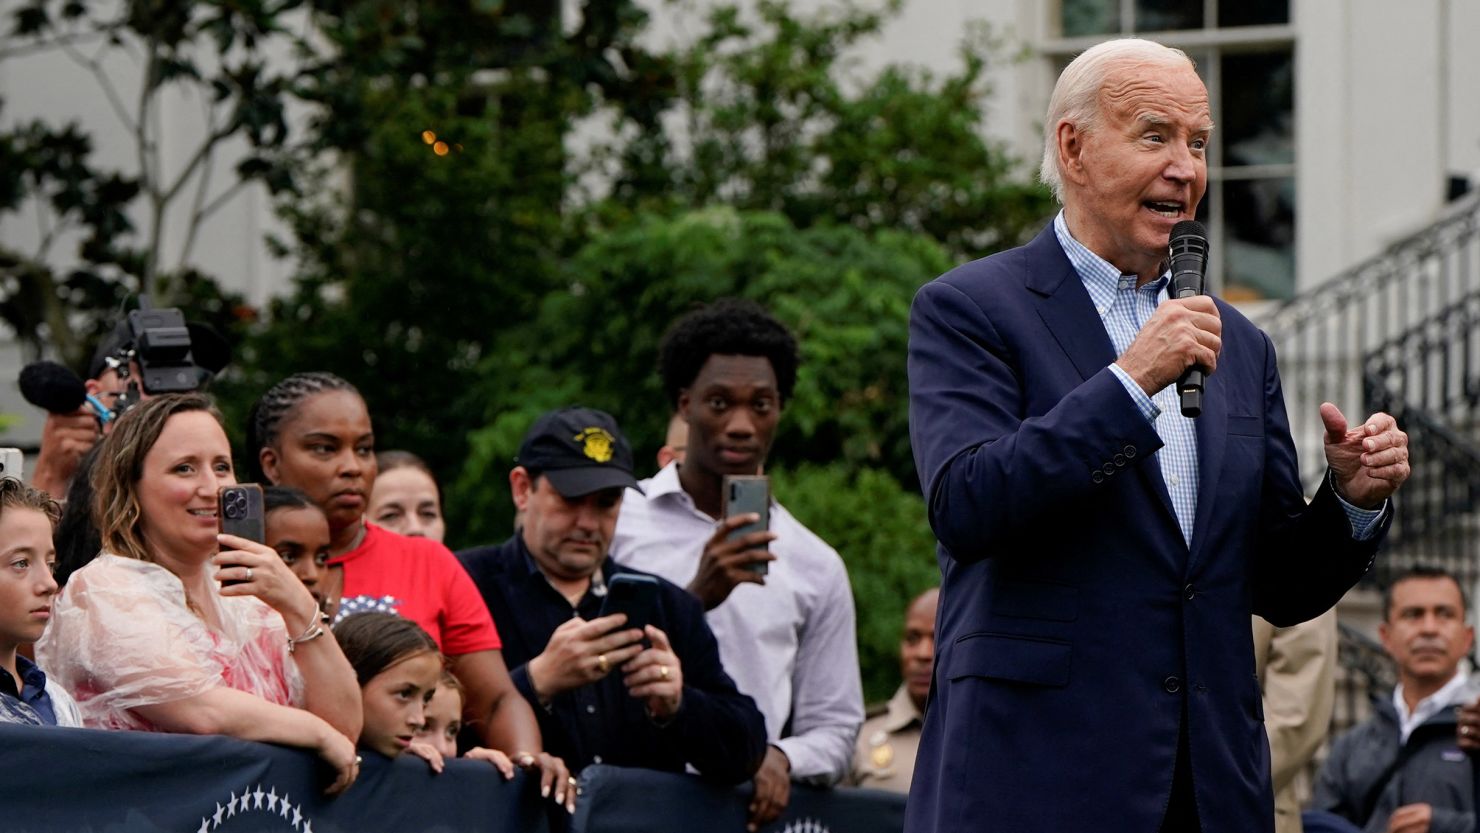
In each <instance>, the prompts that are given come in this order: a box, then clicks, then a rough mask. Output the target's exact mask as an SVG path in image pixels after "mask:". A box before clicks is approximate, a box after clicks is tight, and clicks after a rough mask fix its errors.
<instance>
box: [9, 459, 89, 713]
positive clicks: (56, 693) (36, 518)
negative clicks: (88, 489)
mask: <svg viewBox="0 0 1480 833" xmlns="http://www.w3.org/2000/svg"><path fill="white" fill-rule="evenodd" d="M60 516H61V507H59V506H58V505H57V502H56V501H54V500H52V499H51V498H50V497H47V495H46V493H45V492H41V491H37V490H36V489H32V488H31V487H29V486H26V485H25V484H23V483H21V482H20V481H19V480H12V479H8V478H0V723H24V724H30V725H33V726H81V725H82V718H81V716H80V715H79V713H78V711H77V704H76V703H75V702H74V701H73V700H72V698H71V697H70V696H69V695H68V694H67V692H66V691H64V690H63V689H62V687H61V686H59V685H56V684H55V683H51V682H48V681H47V679H46V675H45V674H44V673H42V671H41V669H40V668H38V667H36V664H35V663H34V662H32V661H31V660H30V659H27V658H26V657H24V656H22V655H20V653H19V651H18V649H19V648H20V646H22V645H30V644H32V643H34V642H35V641H36V640H38V639H40V638H41V634H42V632H43V631H45V630H46V625H47V623H48V622H50V621H51V602H52V599H53V598H55V597H56V594H57V583H56V580H55V579H53V578H52V576H51V571H52V567H54V566H55V565H56V549H55V547H53V546H52V538H51V536H52V532H53V529H54V528H55V526H56V522H57V518H59V517H60Z"/></svg>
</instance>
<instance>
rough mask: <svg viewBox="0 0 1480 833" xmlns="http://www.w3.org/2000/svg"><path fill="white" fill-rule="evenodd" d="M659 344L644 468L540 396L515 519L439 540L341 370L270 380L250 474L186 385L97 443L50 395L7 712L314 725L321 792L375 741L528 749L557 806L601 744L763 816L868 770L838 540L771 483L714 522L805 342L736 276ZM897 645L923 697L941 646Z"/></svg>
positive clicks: (339, 787)
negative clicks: (246, 505) (658, 400)
mask: <svg viewBox="0 0 1480 833" xmlns="http://www.w3.org/2000/svg"><path fill="white" fill-rule="evenodd" d="M117 348H118V345H116V344H111V343H110V344H109V345H106V349H110V350H113V349H117ZM661 352H662V359H661V363H660V364H661V367H660V370H661V373H662V374H663V381H664V384H665V387H666V389H667V390H668V391H669V393H670V396H671V404H672V406H673V412H674V416H673V419H672V423H673V424H672V426H671V429H670V436H669V443H668V444H667V445H665V447H664V449H663V451H662V453H661V454H660V459H659V462H660V464H661V465H660V467H659V471H658V473H657V474H656V475H654V476H653V477H651V478H649V479H646V480H639V479H638V474H637V469H638V466H637V462H636V460H634V456H633V453H632V449H631V446H630V444H629V443H628V441H627V439H626V437H625V435H624V433H623V431H622V429H621V427H620V426H619V425H618V423H617V420H616V419H615V418H614V417H612V416H611V415H609V414H606V413H603V412H601V411H596V410H592V409H589V408H583V407H579V406H571V407H567V408H562V409H558V410H555V411H552V412H550V413H547V414H545V415H543V416H542V417H540V418H539V419H538V420H536V421H535V422H534V423H533V424H532V425H531V426H529V429H528V432H527V435H526V436H525V438H524V441H523V443H522V444H521V446H520V449H519V453H518V455H517V458H516V459H515V460H514V461H512V462H513V465H512V466H511V468H510V470H509V471H508V472H507V473H506V474H507V477H508V479H509V483H510V486H511V490H512V493H513V504H514V505H513V506H510V507H507V508H500V507H489V511H508V512H510V513H511V514H512V515H514V516H515V517H516V518H517V526H516V531H515V533H514V535H513V536H512V537H511V538H510V539H509V540H507V541H505V542H503V543H501V544H494V545H488V546H481V547H474V548H472V549H468V550H465V551H462V552H459V553H456V554H454V553H452V552H451V551H450V550H448V549H447V548H446V547H445V546H444V545H443V544H442V538H443V537H444V534H445V532H446V523H445V521H444V519H443V516H442V511H441V493H440V488H439V486H438V484H437V482H436V478H435V477H434V476H433V475H432V472H431V471H430V469H429V468H428V467H427V466H426V464H425V463H424V462H422V461H421V460H420V459H419V458H418V457H417V456H416V455H415V454H413V453H411V452H408V451H383V452H379V453H378V454H377V451H376V448H375V433H374V427H373V424H372V420H371V416H370V412H371V407H370V404H369V403H367V402H366V401H365V400H364V398H363V397H362V396H361V394H360V393H359V392H358V390H357V389H356V388H355V387H354V386H353V385H352V384H351V383H350V382H348V381H347V380H345V379H342V378H339V377H337V376H334V375H332V374H329V373H322V372H305V373H298V374H294V375H292V376H290V377H288V378H286V379H283V380H282V381H280V382H278V383H277V384H275V385H273V386H272V387H270V388H269V389H268V390H266V391H265V392H264V393H263V394H262V396H261V397H260V398H259V399H258V401H257V402H256V403H255V405H254V406H253V408H252V409H251V412H250V415H249V418H248V421H247V422H248V424H247V425H245V426H243V430H244V434H245V436H246V437H247V442H248V447H249V448H250V449H252V450H254V451H255V453H256V458H255V459H253V460H251V461H249V462H250V465H249V466H247V467H243V466H239V465H238V464H237V462H236V461H233V460H232V456H231V446H230V443H229V441H228V433H227V432H228V426H227V425H226V424H225V423H224V421H223V419H222V417H221V414H220V413H219V412H218V411H217V410H216V409H215V407H214V405H213V404H212V402H211V400H210V398H209V397H208V396H207V395H205V394H203V393H199V392H191V393H183V394H180V393H177V394H166V395H159V396H150V395H148V394H147V392H146V391H141V390H139V389H138V387H137V385H134V387H133V389H132V390H133V391H134V393H133V398H134V399H135V400H136V401H135V403H134V404H132V405H131V406H130V407H128V409H127V410H126V411H124V412H123V413H122V414H120V415H118V416H117V417H116V418H115V419H112V420H110V421H109V422H108V423H107V424H106V425H105V426H101V425H99V424H98V423H97V421H94V423H93V432H94V433H93V436H92V438H91V439H92V443H91V444H88V443H84V442H81V438H80V436H73V434H78V433H79V432H76V431H74V430H72V429H74V428H75V427H76V426H74V425H73V424H72V423H74V422H77V421H78V419H79V417H80V416H81V414H75V415H73V414H60V415H54V416H53V419H54V420H55V422H57V423H58V426H54V428H55V429H56V430H53V431H50V432H48V434H47V436H48V437H65V438H66V441H65V442H60V443H58V444H57V445H49V446H43V448H42V452H41V460H40V461H39V463H38V466H37V467H36V470H37V472H38V477H39V478H40V481H41V482H44V483H46V484H47V485H48V486H49V487H50V488H52V489H56V490H57V491H58V493H59V494H61V495H63V496H64V498H65V503H66V509H65V513H64V512H63V510H62V508H61V506H60V505H59V503H58V502H57V501H55V500H53V499H51V498H50V497H48V496H47V494H46V493H45V492H44V491H42V490H40V489H37V488H33V487H27V486H22V485H21V484H20V483H19V482H17V481H5V482H4V484H3V485H4V493H3V502H0V544H3V546H4V547H5V552H6V556H7V559H8V561H7V563H8V564H10V565H11V567H10V569H9V571H8V572H7V573H6V575H7V578H10V577H11V573H15V574H16V575H15V579H16V580H15V582H14V583H15V584H16V588H17V589H16V593H17V599H16V601H15V604H14V605H12V607H14V608H15V610H16V611H17V613H16V615H17V616H19V615H20V614H19V611H21V610H24V611H25V612H26V617H27V618H26V621H25V623H24V624H25V627H19V626H17V627H15V628H13V629H12V630H14V633H10V634H6V640H7V641H6V643H5V644H7V645H10V647H11V651H10V654H9V656H10V659H9V662H7V663H6V664H5V670H6V671H7V673H9V675H10V676H9V680H10V681H11V682H12V683H13V684H12V685H11V686H9V687H8V688H7V689H5V690H4V691H3V694H0V702H3V704H4V705H5V719H7V720H11V721H15V722H25V723H39V724H53V725H60V726H79V725H80V726H88V727H94V728H106V729H117V730H133V731H163V732H181V733H207V734H222V735H228V736H233V737H238V738H243V739H248V740H257V741H266V742H272V743H280V744H286V745H291V746H300V747H305V748H308V749H312V750H314V751H315V752H316V753H317V754H318V755H319V756H320V757H322V758H323V760H324V761H326V762H327V763H328V764H329V766H330V767H331V768H332V771H333V772H334V779H333V781H332V782H331V783H328V784H327V785H326V790H327V791H328V792H330V793H337V792H341V791H343V790H344V789H346V788H348V787H349V786H350V785H351V784H353V782H354V780H355V777H356V775H357V772H358V769H359V767H360V766H361V765H362V762H363V758H364V756H365V755H366V754H375V755H383V756H390V757H394V756H396V755H399V754H401V753H403V752H410V753H411V754H413V755H415V756H417V757H421V758H423V759H425V760H426V761H427V762H428V765H429V766H431V767H432V768H433V769H440V768H441V767H442V766H443V765H444V762H445V760H446V759H447V758H450V757H454V756H458V755H459V754H461V756H463V757H467V758H475V759H481V760H486V761H488V762H489V763H490V764H491V765H492V766H494V767H496V768H497V769H498V771H499V772H501V773H502V774H503V775H504V776H505V777H512V775H513V773H514V772H515V770H516V768H523V769H527V770H531V771H533V772H535V773H537V775H538V778H539V781H540V786H541V792H542V794H544V795H546V796H548V798H549V799H550V800H551V801H552V802H554V804H557V805H559V806H561V807H563V808H565V809H566V810H572V809H573V808H574V804H575V800H576V790H575V788H574V787H575V784H576V779H575V775H576V774H578V773H579V772H580V770H581V769H583V768H584V767H586V766H588V765H590V764H593V763H606V764H610V765H616V766H627V767H644V768H651V769H656V770H663V771H668V772H676V773H682V772H689V773H693V774H694V775H696V776H697V777H699V778H702V779H705V780H708V781H710V782H713V783H718V784H727V785H740V784H746V783H749V784H751V785H753V799H752V802H751V805H750V808H749V815H750V825H751V827H752V828H757V827H759V826H762V825H764V824H766V823H767V822H769V821H771V820H773V819H775V818H776V817H777V816H778V815H779V814H780V813H781V812H782V811H783V810H784V809H785V807H786V806H787V802H788V795H789V788H790V784H791V783H792V782H793V780H796V781H799V782H804V783H809V784H818V785H834V784H839V783H863V784H870V783H871V782H870V780H869V778H870V775H868V774H865V772H864V770H861V769H858V768H857V767H855V739H856V737H857V734H858V731H859V726H860V724H862V722H863V720H864V705H863V698H862V693H861V686H860V682H859V670H858V663H857V649H856V644H855V628H854V612H853V600H852V594H851V591H850V588H849V582H848V576H847V571H846V569H845V568H844V565H843V561H842V559H841V558H840V557H839V555H838V554H837V553H836V552H835V551H834V550H833V549H832V548H831V547H829V546H828V545H827V544H826V543H825V542H823V541H822V540H821V539H820V538H818V537H817V536H816V535H815V534H813V533H812V532H811V531H809V530H808V529H806V527H805V526H803V525H802V524H801V523H800V522H798V521H797V520H796V519H795V518H793V517H792V516H791V515H790V514H789V513H787V512H786V511H785V509H784V508H783V507H781V506H780V505H779V504H777V503H776V502H775V501H774V500H772V501H771V507H770V511H769V525H768V528H767V529H766V530H765V531H761V532H750V533H748V534H739V535H737V534H735V531H736V530H737V529H738V528H739V527H740V526H743V525H745V524H747V523H752V522H754V521H755V520H756V519H757V518H756V517H755V516H754V515H752V514H742V515H738V516H733V517H728V518H727V517H723V511H722V510H723V507H722V500H721V485H722V483H723V482H724V478H725V477H726V476H727V475H756V474H757V473H759V472H761V471H763V470H764V468H765V466H766V463H767V454H768V452H769V449H770V446H771V439H772V437H773V435H774V432H775V430H776V427H777V424H778V421H779V419H780V417H781V414H782V413H783V410H784V406H785V404H786V402H787V400H788V398H789V397H790V395H791V393H792V389H793V386H794V384H795V380H796V370H797V363H798V356H799V351H798V347H797V343H796V340H795V338H794V337H793V335H792V334H791V332H790V331H789V330H788V329H787V328H786V327H785V326H784V325H782V324H781V323H780V322H779V321H777V320H776V319H775V318H774V317H773V316H771V315H770V314H769V313H768V312H767V311H766V310H764V309H763V308H761V307H760V306H758V305H755V304H752V303H747V302H739V301H732V300H726V301H720V302H716V303H714V304H712V305H709V306H707V307H704V308H701V309H698V310H696V311H694V312H692V313H691V314H689V315H687V316H685V317H683V318H682V319H680V320H678V321H676V322H674V324H673V326H672V327H671V328H670V330H669V333H668V335H667V337H666V338H665V340H664V342H663V345H662V351H661ZM100 375H101V377H102V378H99V379H93V380H90V382H89V384H91V385H95V386H98V387H99V388H100V389H102V388H106V387H108V386H110V385H111V386H113V388H115V389H118V390H120V391H122V390H126V389H128V385H129V383H130V381H131V378H132V379H136V378H137V373H136V372H135V373H131V372H130V371H129V369H128V367H127V365H126V364H124V365H121V366H120V365H119V364H118V363H109V364H107V365H105V366H104V370H103V371H102V373H101V374H100ZM63 429H65V430H63ZM244 468H250V469H253V470H255V471H256V472H257V479H259V480H260V481H261V484H262V485H263V487H264V488H263V502H262V509H263V512H262V517H263V523H262V532H263V534H262V540H261V541H256V540H249V539H247V538H242V537H238V536H235V535H230V534H226V533H223V532H221V531H220V529H221V512H222V511H223V510H222V506H221V503H220V497H219V495H220V492H221V489H222V488H223V487H227V486H233V485H235V484H237V483H238V480H239V473H240V472H242V471H243V470H244ZM241 479H246V477H245V476H244V475H243V476H242V477H241ZM64 514H65V516H66V521H67V522H66V523H59V522H61V521H62V520H63V516H64ZM58 553H61V554H62V555H61V556H60V557H59V556H58ZM58 561H60V562H61V563H60V564H59V563H58ZM760 565H764V566H765V567H766V568H767V569H765V570H764V571H759V570H758V569H757V567H758V566H760ZM54 573H55V576H56V577H55V578H54V577H53V576H54ZM627 581H636V582H639V583H647V584H650V585H651V587H652V588H653V589H652V596H651V600H650V604H649V605H647V606H646V607H644V608H641V614H640V615H641V616H642V619H643V621H640V622H629V621H628V619H627V617H628V615H629V614H630V615H634V616H636V615H639V613H638V609H628V610H617V611H616V612H606V611H605V607H604V606H605V605H606V604H607V603H608V601H609V599H608V596H609V595H612V596H613V599H612V600H613V601H614V600H615V597H616V595H617V594H609V589H610V588H612V587H614V586H620V585H622V583H623V582H627ZM21 594H24V596H25V598H24V599H20V598H19V596H20V595H21ZM926 618H928V614H927V615H926V616H925V618H922V616H921V615H920V614H918V613H917V614H915V615H913V616H912V619H911V622H912V627H913V628H915V630H917V631H919V630H921V629H923V630H924V631H929V630H930V629H931V628H932V627H933V625H932V624H931V623H930V622H928V621H925V619H926ZM908 641H909V642H910V645H911V646H912V647H911V649H910V650H911V651H912V655H913V657H914V660H913V665H912V666H911V670H907V672H906V673H907V675H908V676H909V679H910V682H909V683H908V687H909V690H910V692H911V698H913V699H912V700H911V701H910V702H911V703H914V704H915V705H914V708H916V709H919V708H920V707H922V706H923V697H924V692H925V691H926V690H928V687H929V677H930V656H931V651H930V649H929V644H930V643H929V642H928V636H927V637H925V641H924V643H923V644H924V645H925V646H926V647H925V648H924V650H922V649H921V647H920V646H921V644H922V640H921V637H919V636H918V635H917V636H912V637H910V638H909V640H908ZM12 643H13V644H12ZM32 643H34V645H35V648H34V656H35V662H34V663H33V662H32V661H31V660H30V659H28V658H27V655H26V654H27V653H28V652H27V651H26V650H25V647H26V646H29V645H31V644H32ZM0 647H3V646H0ZM922 662H923V665H922ZM858 754H859V755H862V756H864V757H868V755H869V753H867V752H864V751H860V752H858ZM872 759H873V760H877V756H876V755H875V756H874V757H873V758H872ZM870 772H871V773H872V774H877V767H876V768H875V770H873V771H870ZM896 780H897V782H896V783H895V784H894V788H895V789H898V790H900V791H903V790H907V789H908V779H907V778H905V779H903V780H898V779H896Z"/></svg>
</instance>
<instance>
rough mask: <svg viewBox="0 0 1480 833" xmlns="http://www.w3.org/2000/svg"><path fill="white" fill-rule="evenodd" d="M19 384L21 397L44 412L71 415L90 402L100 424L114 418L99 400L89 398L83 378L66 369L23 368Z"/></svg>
mask: <svg viewBox="0 0 1480 833" xmlns="http://www.w3.org/2000/svg"><path fill="white" fill-rule="evenodd" d="M16 382H17V385H18V387H20V389H21V396H23V397H25V398H26V401H27V402H30V403H31V404H32V405H35V406H36V407H38V408H40V409H42V410H43V411H48V412H50V413H53V414H70V413H72V412H73V411H75V410H77V409H78V408H80V407H82V403H84V402H87V403H90V404H91V405H92V408H93V411H94V412H95V413H96V415H97V417H98V421H99V422H100V423H107V422H108V421H109V420H111V419H112V418H113V412H112V411H110V410H108V407H107V406H105V405H104V404H103V403H102V402H101V401H99V400H98V399H97V397H94V396H89V395H88V392H87V385H85V384H83V381H82V379H81V377H79V376H78V375H77V374H76V373H73V372H72V370H71V369H70V368H68V367H67V366H65V365H60V364H57V363H56V362H33V363H31V364H28V365H26V366H25V367H23V368H21V375H20V378H19V379H17V380H16Z"/></svg>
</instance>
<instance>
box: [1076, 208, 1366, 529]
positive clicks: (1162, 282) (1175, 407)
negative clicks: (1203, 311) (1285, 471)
mask: <svg viewBox="0 0 1480 833" xmlns="http://www.w3.org/2000/svg"><path fill="white" fill-rule="evenodd" d="M1053 230H1054V234H1055V235H1057V236H1058V238H1059V245H1060V246H1062V247H1063V249H1064V254H1065V255H1067V256H1068V258H1069V263H1071V264H1072V265H1073V266H1074V271H1075V272H1077V273H1078V274H1079V279H1080V281H1082V282H1083V283H1084V288H1085V290H1086V291H1088V292H1089V299H1090V302H1091V303H1092V304H1094V305H1095V311H1096V312H1098V313H1099V314H1100V321H1101V322H1103V323H1104V325H1105V331H1106V332H1107V333H1108V334H1109V335H1110V342H1111V343H1112V344H1114V345H1115V355H1116V356H1120V355H1122V354H1124V353H1125V351H1126V350H1127V349H1128V348H1129V347H1130V346H1131V342H1132V341H1135V339H1136V335H1137V334H1138V333H1140V332H1141V327H1143V326H1145V324H1146V320H1147V319H1148V318H1150V317H1151V314H1152V313H1154V312H1156V306H1157V304H1160V303H1161V302H1162V301H1163V300H1165V299H1166V298H1167V297H1168V296H1167V284H1168V283H1169V282H1170V281H1171V278H1172V273H1171V270H1168V271H1166V272H1163V273H1162V274H1161V277H1159V278H1157V279H1156V280H1154V281H1148V282H1147V283H1146V285H1145V286H1142V287H1139V288H1138V287H1137V286H1136V276H1135V275H1122V274H1121V273H1120V270H1119V269H1117V268H1115V267H1114V266H1112V265H1110V262H1109V261H1107V260H1105V259H1104V258H1102V257H1100V256H1099V255H1097V254H1095V253H1094V252H1092V251H1090V250H1089V249H1087V248H1085V247H1084V245H1083V244H1081V243H1080V242H1079V241H1078V240H1075V239H1074V237H1073V236H1072V235H1071V234H1069V225H1068V223H1067V222H1065V220H1064V212H1062V211H1060V212H1059V214H1058V216H1057V217H1055V218H1054V221H1053ZM1110 372H1112V373H1114V374H1115V378H1117V379H1119V380H1120V384H1121V385H1122V386H1123V387H1124V388H1125V392H1126V393H1127V394H1130V397H1131V399H1132V400H1133V401H1134V402H1135V403H1136V407H1137V408H1138V409H1140V411H1141V414H1142V415H1143V416H1145V417H1146V419H1148V420H1150V421H1152V422H1153V423H1155V425H1156V433H1157V435H1159V436H1160V437H1161V441H1162V447H1161V449H1160V450H1158V451H1157V452H1156V455H1155V456H1156V462H1157V465H1159V466H1160V467H1161V477H1162V480H1164V481H1166V485H1167V492H1168V493H1169V494H1170V495H1171V498H1172V511H1173V512H1175V513H1176V515H1177V526H1178V527H1180V528H1181V530H1182V540H1183V541H1184V542H1186V544H1187V546H1188V548H1191V547H1192V527H1193V524H1194V523H1195V522H1196V520H1197V472H1198V470H1197V427H1196V425H1195V424H1194V423H1193V421H1192V420H1190V419H1188V418H1187V417H1184V416H1182V406H1181V402H1180V401H1179V400H1178V398H1177V386H1176V385H1167V386H1166V387H1164V388H1162V389H1161V390H1159V391H1157V392H1156V395H1155V396H1147V395H1146V391H1144V390H1142V389H1141V386H1140V385H1138V384H1136V383H1135V381H1134V380H1132V379H1131V377H1130V374H1129V373H1127V372H1126V371H1125V370H1124V369H1123V368H1122V367H1121V366H1120V365H1118V364H1114V363H1112V364H1111V365H1110ZM1337 499H1338V500H1340V501H1341V508H1342V509H1344V510H1345V511H1346V515H1347V518H1349V519H1350V520H1351V524H1352V537H1353V538H1354V539H1356V540H1358V541H1362V540H1366V539H1367V538H1369V537H1371V535H1372V532H1373V530H1374V529H1375V528H1376V526H1377V521H1378V519H1379V518H1381V517H1382V512H1383V509H1385V508H1386V506H1387V504H1386V503H1384V504H1383V507H1382V508H1379V509H1372V510H1368V509H1359V508H1357V507H1355V506H1352V505H1351V504H1350V503H1347V502H1346V500H1344V499H1342V498H1341V496H1340V495H1339V494H1338V495H1337Z"/></svg>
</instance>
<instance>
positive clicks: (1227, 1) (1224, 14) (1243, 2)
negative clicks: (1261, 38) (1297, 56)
mask: <svg viewBox="0 0 1480 833" xmlns="http://www.w3.org/2000/svg"><path fill="white" fill-rule="evenodd" d="M1289 22H1290V0H1220V2H1219V3H1218V25H1219V26H1265V25H1269V24H1274V23H1289Z"/></svg>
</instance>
